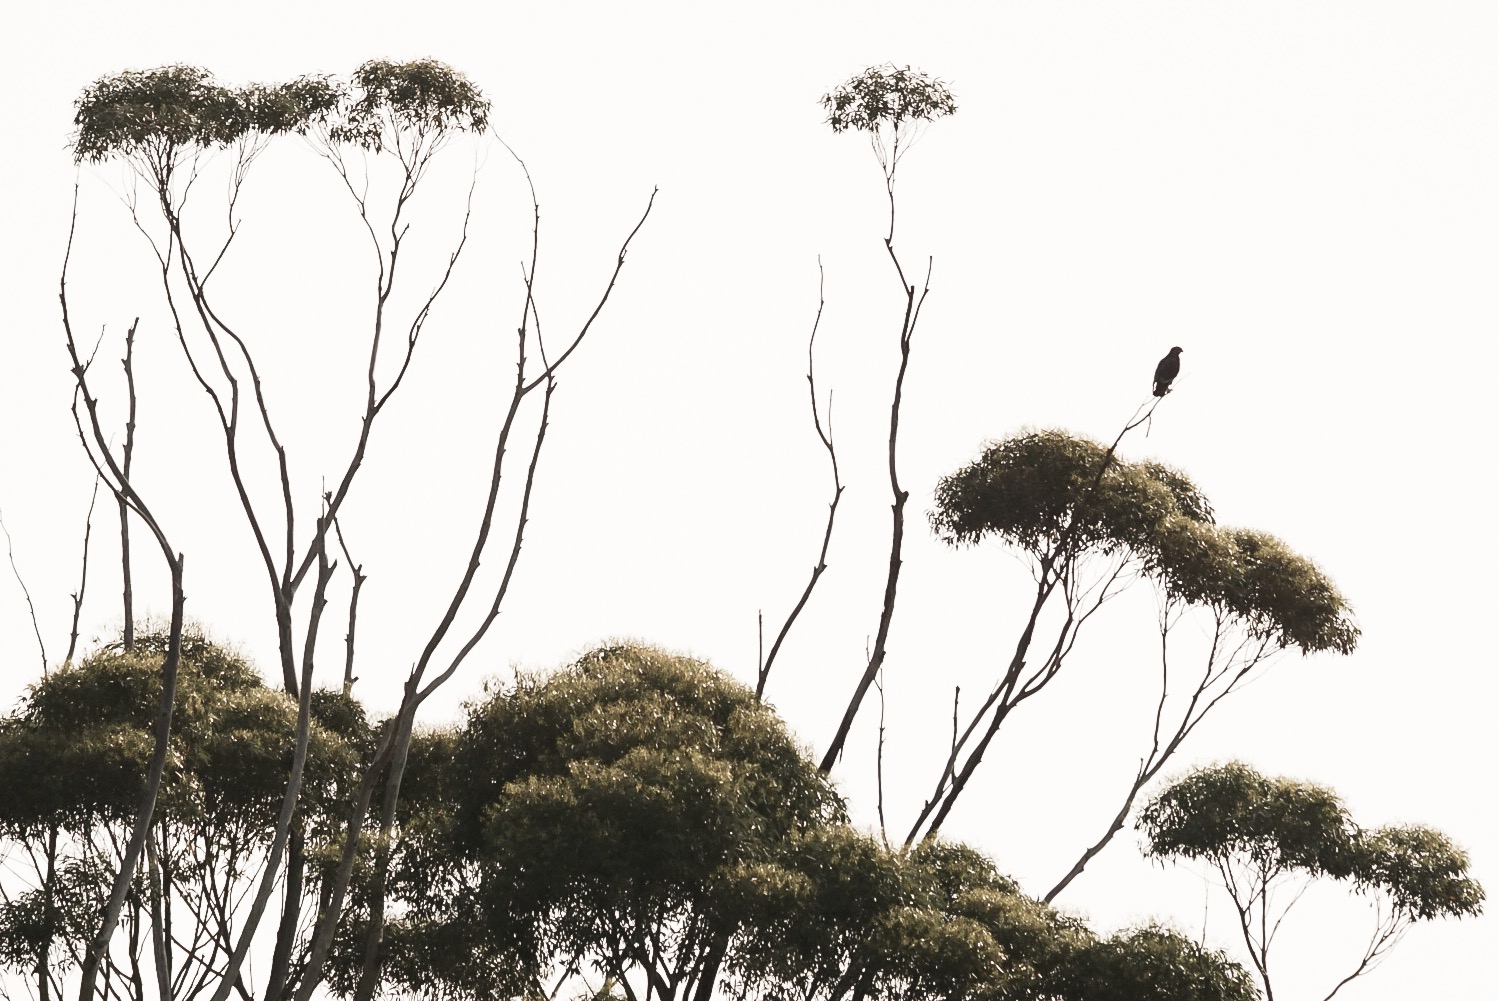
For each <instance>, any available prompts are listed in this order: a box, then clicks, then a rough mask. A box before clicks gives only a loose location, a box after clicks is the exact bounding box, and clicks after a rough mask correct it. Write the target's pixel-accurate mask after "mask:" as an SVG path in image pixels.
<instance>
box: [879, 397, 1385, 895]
mask: <svg viewBox="0 0 1498 1001" xmlns="http://www.w3.org/2000/svg"><path fill="white" fill-rule="evenodd" d="M1155 405H1158V401H1157V402H1156V404H1152V405H1151V408H1150V412H1151V413H1152V412H1153V407H1154V406H1155ZM1140 419H1141V418H1138V417H1136V419H1135V420H1134V421H1131V423H1130V427H1132V426H1135V425H1137V423H1138V422H1139V420H1140ZM1128 430H1129V428H1127V427H1126V428H1125V432H1127V431H1128ZM1121 438H1122V435H1120V439H1119V440H1121ZM1118 443H1119V441H1118V440H1116V441H1115V442H1114V444H1113V446H1112V447H1106V448H1105V447H1104V446H1103V445H1101V444H1099V443H1098V442H1095V441H1091V440H1089V439H1086V438H1081V437H1078V436H1076V435H1072V434H1069V433H1067V432H1064V431H1057V430H1042V431H1030V432H1024V433H1021V434H1017V435H1014V436H1012V437H1009V438H1006V439H1003V440H1001V441H997V442H994V443H992V444H990V445H989V446H988V447H987V448H986V449H985V450H984V451H983V453H982V454H981V455H980V456H979V457H978V458H977V459H976V460H975V461H974V462H972V463H971V464H969V465H968V466H966V467H964V468H963V469H961V470H959V471H957V472H956V473H953V474H952V475H950V476H947V477H945V478H943V479H942V480H941V481H940V483H938V485H937V489H936V503H935V507H934V510H933V511H932V514H931V521H932V524H933V527H934V528H935V529H936V531H937V533H938V535H939V536H940V537H941V538H942V539H943V541H945V542H946V543H947V544H949V545H953V546H961V545H974V544H977V543H979V542H982V541H985V540H988V539H990V538H992V539H995V540H997V541H999V542H1000V543H1002V544H1004V545H1006V546H1008V547H1009V548H1011V549H1013V550H1016V551H1017V552H1018V553H1020V554H1021V555H1022V556H1023V557H1024V558H1025V559H1026V561H1027V562H1028V564H1029V567H1030V570H1031V574H1032V577H1033V579H1034V591H1033V596H1032V600H1031V602H1030V607H1029V609H1028V611H1027V613H1026V614H1025V615H1024V616H1023V618H1022V619H1021V628H1020V632H1019V636H1018V638H1017V639H1016V640H1015V643H1014V650H1013V653H1012V654H1011V655H1009V657H1008V659H1007V661H1004V662H1001V663H1000V665H998V670H997V671H996V672H995V678H994V681H993V684H992V687H991V688H990V691H989V694H988V695H987V696H986V697H985V699H984V700H983V701H982V702H981V703H980V704H979V705H978V707H977V708H976V709H975V710H972V711H971V712H970V713H969V715H968V717H967V722H966V724H965V725H959V724H958V722H957V719H956V715H955V709H954V728H953V735H952V742H951V746H950V748H949V750H948V753H947V755H946V758H945V761H944V762H943V764H942V767H941V769H940V773H939V775H938V777H937V780H936V782H935V783H934V786H933V790H932V793H931V795H930V797H929V798H928V799H927V801H926V802H925V803H924V805H923V806H922V808H921V810H920V811H919V813H918V815H917V819H916V822H915V824H913V825H912V827H911V829H910V832H909V834H908V835H907V840H906V843H907V844H913V843H915V842H917V841H918V840H920V839H921V838H924V837H930V836H931V835H932V834H934V833H935V832H937V831H938V830H939V829H940V827H941V825H942V823H943V821H944V820H945V819H946V817H947V816H948V814H949V813H950V811H951V809H952V807H953V806H954V804H955V803H956V801H957V799H958V798H959V797H960V796H961V794H962V792H963V791H964V789H965V788H966V786H967V783H968V782H969V781H970V779H971V778H972V776H973V774H974V772H975V771H976V770H977V768H978V765H979V764H980V763H981V762H982V760H983V758H984V755H985V753H986V752H987V750H988V748H989V747H990V745H991V743H992V741H993V740H994V738H995V737H996V736H997V735H998V733H999V730H1000V728H1001V727H1002V726H1003V724H1004V722H1005V721H1006V720H1007V719H1008V717H1009V715H1010V714H1011V713H1012V712H1013V711H1014V710H1015V709H1017V708H1018V707H1019V706H1020V705H1022V704H1023V703H1025V702H1026V701H1028V700H1029V699H1031V698H1033V697H1035V696H1036V695H1038V694H1040V693H1041V692H1042V691H1044V690H1045V689H1046V687H1047V686H1049V685H1050V683H1051V682H1052V681H1053V680H1054V679H1055V678H1056V676H1057V675H1058V674H1059V673H1060V671H1061V670H1062V669H1063V667H1064V666H1065V664H1066V662H1067V658H1068V657H1069V656H1070V655H1071V653H1072V651H1073V650H1074V648H1075V646H1076V644H1077V641H1078V638H1079V636H1080V634H1081V631H1082V629H1083V627H1084V626H1085V625H1086V624H1087V623H1088V622H1089V621H1090V620H1091V619H1092V617H1093V616H1094V615H1096V614H1097V613H1098V611H1099V610H1100V609H1101V608H1102V607H1103V606H1104V605H1105V604H1106V603H1107V602H1108V601H1109V600H1110V599H1111V598H1113V597H1114V596H1115V595H1117V594H1118V593H1119V592H1120V591H1121V590H1122V589H1123V588H1125V587H1128V586H1130V585H1131V584H1132V583H1134V582H1135V581H1136V580H1138V579H1139V578H1141V577H1143V578H1145V579H1147V580H1149V581H1150V582H1151V583H1153V585H1154V586H1155V587H1156V588H1157V590H1158V592H1159V594H1160V597H1161V606H1162V609H1163V610H1162V613H1161V620H1160V631H1161V644H1160V647H1159V649H1160V651H1161V652H1160V663H1161V687H1160V696H1159V700H1158V703H1157V707H1156V712H1155V714H1154V720H1153V723H1154V725H1153V735H1152V742H1151V746H1150V748H1149V750H1148V752H1147V753H1146V754H1145V755H1144V757H1143V758H1142V759H1141V762H1140V765H1139V768H1138V770H1137V771H1136V773H1135V775H1134V777H1133V779H1132V780H1131V782H1130V785H1129V788H1128V789H1127V790H1126V792H1125V795H1124V796H1123V797H1122V805H1121V808H1120V809H1118V810H1117V812H1116V813H1115V814H1114V816H1113V818H1112V820H1111V821H1110V823H1109V825H1108V827H1107V829H1106V830H1105V831H1104V833H1103V836H1102V837H1101V838H1100V839H1099V840H1097V841H1096V842H1094V843H1093V844H1092V845H1090V846H1089V847H1088V848H1087V849H1086V850H1085V851H1084V852H1083V854H1082V856H1081V857H1080V858H1079V859H1078V861H1077V862H1076V863H1075V864H1074V865H1073V867H1072V869H1071V870H1070V871H1069V872H1068V873H1067V874H1066V875H1065V876H1064V877H1063V878H1062V879H1061V881H1060V882H1059V883H1058V884H1057V885H1056V886H1055V887H1053V889H1052V890H1051V891H1050V892H1049V893H1048V894H1047V895H1046V899H1047V900H1051V899H1054V898H1055V897H1056V896H1057V895H1058V894H1059V893H1060V892H1061V891H1062V890H1063V889H1064V888H1065V887H1066V886H1067V884H1069V883H1070V882H1071V881H1072V880H1073V879H1075V878H1076V876H1077V875H1078V874H1080V873H1081V872H1082V870H1083V868H1084V867H1085V866H1086V864H1087V862H1088V861H1090V860H1091V859H1092V858H1093V857H1094V856H1096V855H1097V854H1098V853H1099V852H1100V851H1101V850H1102V849H1103V848H1104V847H1105V846H1106V845H1107V844H1108V843H1109V841H1111V839H1112V838H1113V837H1114V835H1116V834H1117V833H1118V831H1119V830H1121V829H1122V827H1123V824H1124V822H1125V820H1126V818H1127V816H1128V814H1129V811H1130V810H1131V809H1132V806H1133V803H1134V801H1135V799H1136V798H1137V796H1138V794H1139V792H1140V790H1141V789H1142V788H1143V787H1144V785H1145V784H1147V783H1148V782H1149V781H1151V780H1152V779H1153V778H1155V777H1156V776H1157V775H1158V773H1159V772H1160V770H1161V768H1163V766H1164V764H1165V762H1166V761H1168V760H1169V759H1170V758H1171V756H1172V755H1174V754H1175V752H1176V751H1177V750H1178V749H1179V748H1180V747H1181V745H1182V743H1183V742H1184V741H1185V739H1186V738H1187V737H1188V736H1189V735H1190V734H1191V733H1192V732H1193V731H1194V730H1195V729H1196V728H1197V726H1198V725H1199V724H1200V723H1201V722H1202V720H1203V718H1204V717H1205V716H1206V715H1207V714H1208V713H1209V712H1210V711H1211V710H1212V709H1213V708H1214V707H1216V706H1217V705H1218V704H1219V703H1220V702H1221V700H1222V699H1223V698H1224V697H1225V696H1227V695H1228V694H1230V693H1232V692H1233V691H1236V690H1238V689H1239V688H1241V686H1242V685H1243V684H1244V682H1245V681H1247V680H1248V679H1249V678H1250V677H1251V676H1252V674H1253V672H1254V671H1255V669H1256V668H1259V667H1260V666H1261V665H1263V664H1264V663H1265V662H1266V661H1267V660H1269V659H1270V658H1271V657H1272V656H1273V655H1274V654H1276V653H1277V652H1279V651H1281V650H1284V649H1287V648H1295V649H1298V650H1300V651H1301V652H1303V653H1314V652H1320V651H1331V652H1336V653H1342V654H1346V653H1349V652H1351V651H1352V649H1353V648H1354V646H1355V645H1356V642H1357V636H1358V630H1357V627H1356V625H1355V624H1354V623H1353V622H1352V619H1351V613H1350V610H1349V607H1348V605H1347V602H1346V600H1345V599H1344V598H1343V597H1342V595H1341V593H1340V592H1339V591H1338V590H1337V589H1336V587H1335V586H1334V585H1333V584H1332V582H1331V581H1330V579H1329V578H1328V577H1327V576H1326V575H1325V574H1324V573H1322V572H1321V571H1320V570H1319V569H1318V568H1317V567H1316V566H1315V565H1314V564H1313V563H1311V562H1310V561H1309V560H1307V559H1305V558H1304V557H1301V556H1299V555H1298V554H1296V553H1294V552H1292V551H1291V550H1289V549H1288V547H1286V546H1285V545H1284V544H1283V543H1281V542H1279V541H1278V540H1276V539H1274V538H1273V537H1271V536H1268V535H1265V534H1263V533H1259V532H1254V531H1250V530H1243V529H1230V528H1223V527H1220V526H1218V525H1217V524H1216V521H1215V518H1214V516H1213V512H1212V506H1211V504H1210V502H1209V501H1208V499H1207V498H1206V496H1205V495H1204V494H1203V493H1202V492H1201V490H1200V488H1198V487H1197V486H1196V484H1195V483H1193V482H1192V481H1191V479H1190V478H1189V477H1187V476H1186V475H1185V474H1183V473H1181V472H1179V471H1178V470H1174V469H1171V468H1170V467H1168V466H1165V465H1163V464H1161V463H1159V462H1154V461H1143V462H1130V461H1126V460H1123V459H1120V458H1118V457H1117V455H1116V450H1117V447H1118ZM1187 610H1190V611H1191V612H1192V613H1193V614H1200V615H1202V616H1204V617H1205V618H1206V620H1207V623H1208V632H1209V635H1210V637H1211V639H1210V642H1209V643H1208V644H1207V651H1206V653H1205V657H1204V663H1202V664H1199V665H1198V667H1197V669H1196V670H1195V671H1191V670H1189V669H1187V670H1182V669H1181V668H1180V667H1179V666H1177V668H1176V669H1175V670H1174V671H1172V669H1171V664H1172V661H1171V657H1170V644H1169V640H1170V638H1171V633H1172V631H1173V630H1174V628H1175V627H1176V625H1177V624H1178V623H1179V622H1180V621H1181V616H1182V614H1183V613H1184V612H1186V611H1187Z"/></svg>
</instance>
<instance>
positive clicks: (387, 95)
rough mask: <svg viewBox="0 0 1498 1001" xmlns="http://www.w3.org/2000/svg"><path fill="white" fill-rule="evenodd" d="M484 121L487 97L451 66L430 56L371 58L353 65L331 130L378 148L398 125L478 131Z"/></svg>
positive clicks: (418, 129) (420, 131)
mask: <svg viewBox="0 0 1498 1001" xmlns="http://www.w3.org/2000/svg"><path fill="white" fill-rule="evenodd" d="M488 123H489V102H488V101H487V100H486V99H485V98H484V96H483V94H481V93H480V92H479V89H478V87H476V86H474V84H473V83H472V82H470V81H469V80H468V78H467V77H465V76H464V75H463V74H461V73H459V72H457V71H456V70H454V69H453V68H452V67H450V66H447V65H445V64H443V63H440V62H437V61H436V60H435V59H417V60H414V61H412V62H404V63H395V62H390V61H388V60H384V59H371V60H370V61H369V62H367V63H365V64H364V65H363V66H360V67H359V69H358V70H357V71H355V73H354V78H353V96H352V98H351V101H350V104H349V106H348V109H347V111H346V113H345V115H344V117H343V120H342V121H341V122H339V123H338V124H337V125H336V126H335V127H334V129H333V130H332V135H333V138H334V139H335V140H337V141H340V142H351V143H354V144H355V145H358V146H362V147H363V148H365V149H368V150H375V151H378V150H380V149H383V148H385V147H386V146H387V145H389V144H390V143H391V142H392V141H393V137H394V136H395V135H396V134H398V133H399V132H401V131H402V130H410V131H412V132H414V133H417V134H419V135H426V134H430V133H440V132H445V131H449V130H460V131H465V132H482V131H484V129H485V128H486V127H487V125H488Z"/></svg>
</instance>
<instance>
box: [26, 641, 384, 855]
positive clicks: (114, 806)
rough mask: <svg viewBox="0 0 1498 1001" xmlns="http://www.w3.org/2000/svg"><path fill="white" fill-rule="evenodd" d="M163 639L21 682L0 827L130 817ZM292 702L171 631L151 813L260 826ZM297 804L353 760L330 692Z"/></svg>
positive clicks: (279, 772) (322, 790) (285, 757)
mask: <svg viewBox="0 0 1498 1001" xmlns="http://www.w3.org/2000/svg"><path fill="white" fill-rule="evenodd" d="M165 650H166V637H165V636H164V635H160V634H147V635H145V636H143V637H141V638H139V639H138V640H137V642H136V644H135V647H134V649H133V650H131V651H128V652H127V651H125V650H123V649H122V648H121V647H120V646H118V645H111V646H107V647H105V648H103V649H101V650H100V651H99V652H97V653H95V654H94V655H93V656H90V657H89V658H87V659H85V660H84V661H83V662H81V663H79V664H76V665H72V664H70V665H67V666H64V667H63V668H61V669H59V670H56V671H53V672H52V673H51V674H49V675H48V676H47V677H45V678H43V679H42V680H41V681H38V682H37V683H36V684H34V685H32V686H31V687H30V688H29V689H28V691H27V694H26V696H25V698H24V700H23V701H22V704H21V706H20V708H19V710H18V711H17V712H15V713H13V714H12V715H10V716H7V717H5V718H4V719H0V788H4V789H6V790H7V795H6V796H5V797H4V798H3V799H0V829H4V830H7V831H14V832H25V831H28V830H34V829H37V828H38V827H42V826H45V825H47V824H58V825H60V826H62V827H63V828H64V829H68V830H84V829H87V828H89V827H91V826H92V825H94V824H97V823H101V822H103V823H108V822H114V821H128V820H129V819H130V817H131V816H132V815H133V812H134V809H135V806H136V801H137V798H138V795H139V789H140V784H141V782H142V780H143V777H144V775H145V771H146V762H147V761H148V760H149V758H150V756H151V750H152V746H153V737H152V726H153V724H154V720H155V716H156V712H157V706H158V704H159V702H160V699H161V663H162V658H163V656H164V654H165ZM296 711H297V707H296V703H295V701H293V700H292V699H290V698H288V697H287V696H286V695H285V694H284V693H281V692H278V691H275V690H273V689H270V688H267V687H266V686H265V684H264V682H262V681H261V679H260V677H259V675H258V674H257V673H256V672H255V670H254V669H253V668H251V667H250V666H249V665H248V664H247V663H246V662H245V661H244V660H243V659H242V658H240V657H239V656H237V655H236V654H234V653H233V652H232V651H230V650H227V649H225V648H224V647H222V646H219V645H218V644H215V643H213V642H212V641H210V640H207V639H204V638H203V637H201V636H197V635H191V634H189V635H187V636H185V637H184V639H183V645H182V659H181V666H180V667H179V669H178V680H177V702H176V709H175V712H174V715H173V727H172V742H171V745H170V755H169V757H168V761H167V776H166V781H165V783H164V785H163V787H162V792H161V809H162V810H163V812H164V815H165V816H167V817H168V818H173V819H177V820H184V821H191V822H205V823H231V822H232V823H236V824H250V825H251V826H256V825H268V824H270V825H273V824H274V820H275V811H276V808H277V806H278V805H279V803H280V799H281V795H282V792H283V791H284V788H285V782H286V770H287V767H288V766H289V764H290V761H291V747H292V738H293V735H294V732H295V723H296ZM313 713H314V725H313V729H312V734H311V743H310V745H309V759H308V780H307V790H308V797H307V802H308V804H309V808H315V807H317V806H318V805H320V804H325V803H326V802H327V801H328V797H331V796H333V795H334V792H335V789H336V788H337V787H338V786H339V784H340V782H341V781H342V779H343V777H344V776H346V775H347V774H348V773H349V771H350V770H351V769H352V768H353V767H354V766H355V765H356V763H357V759H358V756H359V754H360V753H361V747H362V745H363V743H364V742H365V741H366V739H367V733H368V728H367V725H366V723H365V721H364V716H363V712H362V710H360V709H359V707H358V705H357V704H356V703H354V702H353V701H352V700H351V699H348V698H347V697H346V696H343V695H341V694H339V693H333V692H319V693H316V696H315V698H314V700H313Z"/></svg>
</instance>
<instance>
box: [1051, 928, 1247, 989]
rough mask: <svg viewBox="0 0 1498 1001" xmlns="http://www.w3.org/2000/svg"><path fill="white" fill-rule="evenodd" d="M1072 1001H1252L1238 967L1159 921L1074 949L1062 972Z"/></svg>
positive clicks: (1241, 968)
mask: <svg viewBox="0 0 1498 1001" xmlns="http://www.w3.org/2000/svg"><path fill="white" fill-rule="evenodd" d="M1066 978H1067V979H1068V980H1069V981H1070V982H1071V988H1070V994H1069V996H1070V997H1074V998H1076V1001H1176V999H1186V998H1190V999H1191V1001H1255V999H1257V998H1258V997H1259V990H1258V988H1257V987H1256V986H1255V985H1254V982H1253V978H1252V977H1251V976H1250V975H1249V972H1248V971H1247V970H1245V969H1244V968H1243V967H1242V966H1240V965H1238V964H1237V963H1235V962H1233V961H1231V960H1229V959H1228V958H1227V956H1226V955H1224V954H1223V953H1222V952H1221V951H1219V950H1216V949H1208V948H1206V947H1205V946H1203V945H1199V944H1198V943H1196V942H1193V941H1192V940H1191V939H1189V938H1186V937H1185V936H1184V935H1181V934H1180V933H1178V932H1175V931H1172V930H1170V929H1168V928H1162V927H1161V926H1159V925H1153V924H1152V925H1145V926H1143V927H1141V928H1134V929H1128V930H1125V931H1121V932H1118V933H1117V934H1115V935H1113V936H1111V937H1109V938H1107V939H1103V940H1099V941H1096V942H1093V943H1091V944H1090V945H1089V946H1088V947H1086V948H1085V949H1082V950H1079V952H1078V954H1077V955H1075V956H1074V957H1073V961H1072V963H1071V965H1070V967H1069V969H1068V970H1067V972H1066Z"/></svg>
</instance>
